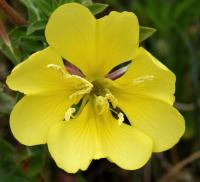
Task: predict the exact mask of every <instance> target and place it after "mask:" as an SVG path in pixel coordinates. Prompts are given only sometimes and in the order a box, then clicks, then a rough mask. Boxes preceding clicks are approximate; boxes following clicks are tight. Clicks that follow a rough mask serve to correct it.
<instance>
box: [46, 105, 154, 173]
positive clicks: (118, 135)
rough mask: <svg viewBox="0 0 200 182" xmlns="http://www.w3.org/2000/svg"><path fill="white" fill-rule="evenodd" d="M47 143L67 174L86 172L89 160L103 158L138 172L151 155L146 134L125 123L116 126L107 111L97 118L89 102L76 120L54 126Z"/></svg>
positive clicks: (150, 144) (149, 143)
mask: <svg viewBox="0 0 200 182" xmlns="http://www.w3.org/2000/svg"><path fill="white" fill-rule="evenodd" d="M58 141H59V142H58ZM47 143H48V147H49V151H50V153H51V155H52V156H53V158H54V159H55V161H56V163H57V165H58V166H59V167H61V168H63V169H64V170H66V171H67V172H70V173H75V172H76V171H78V170H79V169H81V170H86V169H87V167H88V166H89V164H90V162H91V160H92V159H99V158H104V157H107V158H108V159H109V160H110V161H112V162H114V163H116V164H117V165H119V166H120V167H122V168H124V169H137V168H139V167H141V166H142V165H144V164H145V163H146V162H147V160H148V159H149V157H150V155H151V152H152V141H151V140H150V139H149V138H148V137H147V136H146V135H144V134H142V133H140V132H139V131H137V130H136V129H134V128H133V127H131V126H125V124H122V126H119V125H118V123H117V120H115V119H114V118H113V117H112V116H111V114H110V113H109V112H106V113H105V114H103V115H96V113H95V111H94V107H93V105H91V103H88V104H87V105H86V106H85V108H84V110H83V111H82V113H81V115H80V116H78V117H77V118H76V119H73V120H70V121H69V122H61V123H59V124H57V125H56V126H54V127H53V128H52V129H51V131H50V133H49V137H48V142H47Z"/></svg>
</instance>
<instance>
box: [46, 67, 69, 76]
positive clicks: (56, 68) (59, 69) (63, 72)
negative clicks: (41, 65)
mask: <svg viewBox="0 0 200 182" xmlns="http://www.w3.org/2000/svg"><path fill="white" fill-rule="evenodd" d="M47 68H52V69H54V70H57V71H60V72H61V73H62V74H63V75H65V76H68V75H69V74H67V72H65V71H64V69H63V68H62V67H61V66H59V65H57V64H48V65H47Z"/></svg>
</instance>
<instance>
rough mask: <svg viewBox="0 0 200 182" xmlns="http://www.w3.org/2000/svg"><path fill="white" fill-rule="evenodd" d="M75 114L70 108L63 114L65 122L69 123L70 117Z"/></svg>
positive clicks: (74, 110)
mask: <svg viewBox="0 0 200 182" xmlns="http://www.w3.org/2000/svg"><path fill="white" fill-rule="evenodd" d="M75 112H76V109H75V108H72V107H70V108H69V109H68V110H67V111H66V112H65V121H69V120H70V118H71V116H72V115H73V114H74V113H75Z"/></svg>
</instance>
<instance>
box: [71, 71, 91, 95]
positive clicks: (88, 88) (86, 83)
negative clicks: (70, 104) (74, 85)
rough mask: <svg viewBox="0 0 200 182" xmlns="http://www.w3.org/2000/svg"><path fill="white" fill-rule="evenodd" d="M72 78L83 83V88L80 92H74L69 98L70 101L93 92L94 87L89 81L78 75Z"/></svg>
mask: <svg viewBox="0 0 200 182" xmlns="http://www.w3.org/2000/svg"><path fill="white" fill-rule="evenodd" d="M70 77H71V78H76V79H79V80H80V81H81V83H82V84H83V85H82V88H81V89H80V90H78V91H76V92H74V93H73V94H71V95H70V96H69V98H70V99H72V98H74V97H77V96H80V95H84V94H87V93H90V92H91V91H92V88H93V85H92V84H91V83H90V82H89V81H87V80H86V79H84V78H82V77H80V76H78V75H70Z"/></svg>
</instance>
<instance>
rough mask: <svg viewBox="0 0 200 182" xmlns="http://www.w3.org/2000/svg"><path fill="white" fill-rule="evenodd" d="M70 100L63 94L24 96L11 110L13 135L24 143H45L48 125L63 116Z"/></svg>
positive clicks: (56, 121)
mask: <svg viewBox="0 0 200 182" xmlns="http://www.w3.org/2000/svg"><path fill="white" fill-rule="evenodd" d="M71 102H72V100H69V99H68V98H67V97H65V96H63V95H51V96H44V95H43V96H25V97H24V98H22V99H21V100H20V101H19V102H18V103H17V104H16V105H15V107H14V109H13V111H12V112H11V116H10V127H11V131H12V133H13V135H14V136H15V137H16V139H17V140H18V141H19V142H20V143H22V144H25V145H37V144H44V143H46V139H47V133H48V131H49V129H50V127H51V126H52V125H54V124H55V123H58V122H59V121H61V120H62V119H63V118H64V113H65V111H66V110H67V108H68V107H70V105H71V104H72V103H71Z"/></svg>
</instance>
